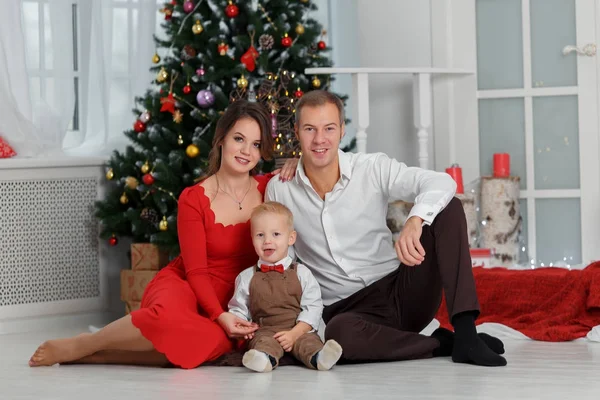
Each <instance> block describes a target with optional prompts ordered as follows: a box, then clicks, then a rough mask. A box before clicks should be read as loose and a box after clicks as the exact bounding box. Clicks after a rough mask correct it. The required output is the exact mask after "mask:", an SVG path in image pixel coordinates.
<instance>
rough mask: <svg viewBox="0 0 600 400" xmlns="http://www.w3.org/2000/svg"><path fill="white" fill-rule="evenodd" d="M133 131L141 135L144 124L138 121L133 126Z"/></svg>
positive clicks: (144, 128)
mask: <svg viewBox="0 0 600 400" xmlns="http://www.w3.org/2000/svg"><path fill="white" fill-rule="evenodd" d="M133 130H134V131H136V132H137V133H142V132H144V131H145V130H146V124H145V123H143V122H142V121H140V120H139V119H138V120H137V121H135V123H134V124H133Z"/></svg>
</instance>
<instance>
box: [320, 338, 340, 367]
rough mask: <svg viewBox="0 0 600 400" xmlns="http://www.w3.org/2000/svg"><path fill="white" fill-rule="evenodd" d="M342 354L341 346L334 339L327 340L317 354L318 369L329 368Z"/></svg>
mask: <svg viewBox="0 0 600 400" xmlns="http://www.w3.org/2000/svg"><path fill="white" fill-rule="evenodd" d="M341 356H342V346H340V345H339V343H338V342H336V341H335V340H328V341H326V342H325V345H324V346H323V348H322V349H321V351H320V352H319V354H317V369H318V370H319V371H328V370H330V369H331V368H332V367H333V366H334V365H335V364H336V363H337V362H338V360H339V359H340V357H341Z"/></svg>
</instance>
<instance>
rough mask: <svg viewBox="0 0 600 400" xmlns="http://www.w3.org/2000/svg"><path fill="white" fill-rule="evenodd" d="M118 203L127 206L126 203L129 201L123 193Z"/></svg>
mask: <svg viewBox="0 0 600 400" xmlns="http://www.w3.org/2000/svg"><path fill="white" fill-rule="evenodd" d="M119 201H120V202H121V204H127V203H129V199H128V198H127V195H126V194H125V193H123V194H122V195H121V198H120V199H119Z"/></svg>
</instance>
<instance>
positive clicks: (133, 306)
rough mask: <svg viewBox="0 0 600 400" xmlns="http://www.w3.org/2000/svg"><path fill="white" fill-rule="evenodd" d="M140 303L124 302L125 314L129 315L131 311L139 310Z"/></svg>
mask: <svg viewBox="0 0 600 400" xmlns="http://www.w3.org/2000/svg"><path fill="white" fill-rule="evenodd" d="M140 304H141V302H139V301H126V302H125V314H130V313H131V312H132V311H135V310H139V308H140Z"/></svg>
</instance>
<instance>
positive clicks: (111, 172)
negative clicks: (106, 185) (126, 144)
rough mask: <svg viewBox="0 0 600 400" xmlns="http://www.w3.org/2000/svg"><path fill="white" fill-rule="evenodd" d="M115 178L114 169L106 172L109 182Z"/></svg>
mask: <svg viewBox="0 0 600 400" xmlns="http://www.w3.org/2000/svg"><path fill="white" fill-rule="evenodd" d="M114 177H115V173H114V172H113V169H112V168H111V169H109V170H108V171H106V179H108V180H109V181H110V180H111V179H112V178H114Z"/></svg>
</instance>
